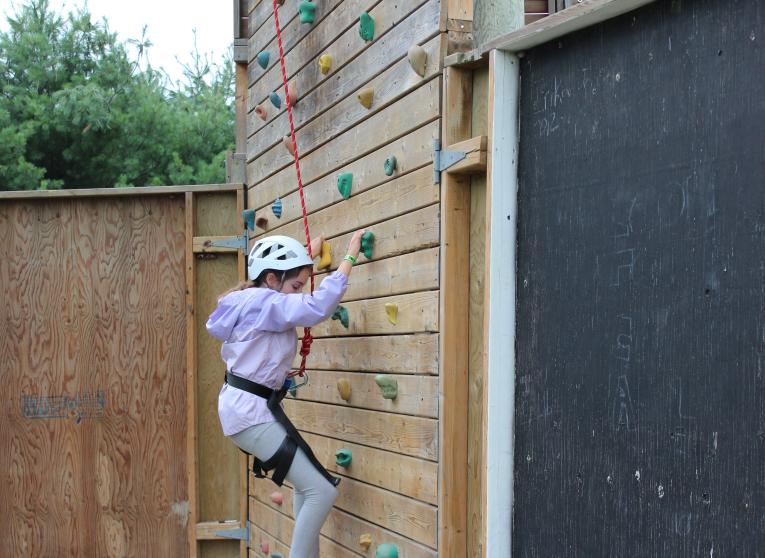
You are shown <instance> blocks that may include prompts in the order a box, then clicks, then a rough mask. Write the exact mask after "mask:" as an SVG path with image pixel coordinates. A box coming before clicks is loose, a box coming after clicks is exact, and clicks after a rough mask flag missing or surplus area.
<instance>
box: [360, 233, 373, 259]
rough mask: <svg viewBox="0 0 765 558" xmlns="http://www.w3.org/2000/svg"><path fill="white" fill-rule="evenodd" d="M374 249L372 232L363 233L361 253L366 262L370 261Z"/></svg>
mask: <svg viewBox="0 0 765 558" xmlns="http://www.w3.org/2000/svg"><path fill="white" fill-rule="evenodd" d="M374 247H375V235H374V233H372V232H369V231H367V232H365V233H364V234H362V235H361V251H362V252H364V256H366V258H367V259H368V260H371V259H372V250H373V249H374Z"/></svg>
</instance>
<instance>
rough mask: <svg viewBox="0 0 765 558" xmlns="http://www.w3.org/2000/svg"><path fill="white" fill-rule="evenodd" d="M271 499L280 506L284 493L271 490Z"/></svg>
mask: <svg viewBox="0 0 765 558" xmlns="http://www.w3.org/2000/svg"><path fill="white" fill-rule="evenodd" d="M271 501H272V502H273V503H274V504H276V505H277V506H281V505H282V504H283V503H284V494H282V493H281V492H278V491H277V492H272V493H271Z"/></svg>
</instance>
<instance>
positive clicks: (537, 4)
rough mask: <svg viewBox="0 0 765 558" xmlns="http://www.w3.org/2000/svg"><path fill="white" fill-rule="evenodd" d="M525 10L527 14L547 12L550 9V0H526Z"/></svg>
mask: <svg viewBox="0 0 765 558" xmlns="http://www.w3.org/2000/svg"><path fill="white" fill-rule="evenodd" d="M524 10H525V12H526V13H527V14H547V12H548V11H549V5H548V0H526V1H525V2H524Z"/></svg>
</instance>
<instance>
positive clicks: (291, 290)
mask: <svg viewBox="0 0 765 558" xmlns="http://www.w3.org/2000/svg"><path fill="white" fill-rule="evenodd" d="M310 277H311V270H309V269H308V268H304V269H302V270H301V271H300V273H299V274H298V276H297V277H293V278H292V279H286V280H285V281H284V284H283V285H282V289H281V291H280V292H282V293H284V294H295V293H302V292H303V287H305V284H306V282H307V281H308V279H310Z"/></svg>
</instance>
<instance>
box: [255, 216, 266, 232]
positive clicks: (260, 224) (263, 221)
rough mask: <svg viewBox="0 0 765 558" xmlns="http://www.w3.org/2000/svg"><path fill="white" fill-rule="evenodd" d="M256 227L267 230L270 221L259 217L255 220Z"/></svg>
mask: <svg viewBox="0 0 765 558" xmlns="http://www.w3.org/2000/svg"><path fill="white" fill-rule="evenodd" d="M255 226H256V227H258V228H259V229H263V230H266V229H267V228H268V219H266V218H265V217H258V218H257V219H255Z"/></svg>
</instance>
